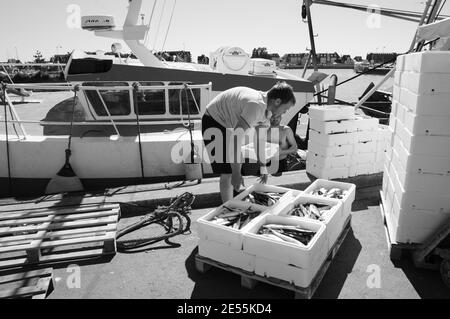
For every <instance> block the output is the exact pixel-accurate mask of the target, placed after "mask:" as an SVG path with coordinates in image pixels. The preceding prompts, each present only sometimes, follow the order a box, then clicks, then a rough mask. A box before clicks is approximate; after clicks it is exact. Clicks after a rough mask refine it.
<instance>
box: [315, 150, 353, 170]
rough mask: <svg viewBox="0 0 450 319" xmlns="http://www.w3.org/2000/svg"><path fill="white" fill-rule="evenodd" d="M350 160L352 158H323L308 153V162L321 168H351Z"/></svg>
mask: <svg viewBox="0 0 450 319" xmlns="http://www.w3.org/2000/svg"><path fill="white" fill-rule="evenodd" d="M350 158H351V157H350V156H338V157H322V156H320V155H318V154H314V153H313V152H308V154H307V155H306V162H310V163H312V164H313V165H314V166H317V167H319V168H341V167H349V166H350V163H351V160H350Z"/></svg>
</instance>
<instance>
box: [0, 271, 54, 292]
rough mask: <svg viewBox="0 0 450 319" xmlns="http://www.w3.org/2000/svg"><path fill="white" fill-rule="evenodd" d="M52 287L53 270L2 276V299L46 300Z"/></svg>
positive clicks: (0, 279) (0, 289)
mask: <svg viewBox="0 0 450 319" xmlns="http://www.w3.org/2000/svg"><path fill="white" fill-rule="evenodd" d="M32 282H34V283H32ZM52 287H53V271H52V269H51V268H47V269H41V270H34V271H27V272H22V273H18V274H10V275H7V276H2V275H1V274H0V299H7V298H31V299H45V298H46V297H47V296H48V294H49V293H50V290H51V289H52Z"/></svg>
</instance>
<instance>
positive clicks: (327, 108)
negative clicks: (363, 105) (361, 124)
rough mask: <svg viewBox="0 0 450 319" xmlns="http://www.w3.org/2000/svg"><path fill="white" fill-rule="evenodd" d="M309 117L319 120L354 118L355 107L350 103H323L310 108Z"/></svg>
mask: <svg viewBox="0 0 450 319" xmlns="http://www.w3.org/2000/svg"><path fill="white" fill-rule="evenodd" d="M308 114H309V117H310V118H311V119H314V120H319V121H323V122H325V121H340V120H353V119H354V118H355V108H354V107H353V106H348V105H321V106H311V107H310V108H309V112H308Z"/></svg>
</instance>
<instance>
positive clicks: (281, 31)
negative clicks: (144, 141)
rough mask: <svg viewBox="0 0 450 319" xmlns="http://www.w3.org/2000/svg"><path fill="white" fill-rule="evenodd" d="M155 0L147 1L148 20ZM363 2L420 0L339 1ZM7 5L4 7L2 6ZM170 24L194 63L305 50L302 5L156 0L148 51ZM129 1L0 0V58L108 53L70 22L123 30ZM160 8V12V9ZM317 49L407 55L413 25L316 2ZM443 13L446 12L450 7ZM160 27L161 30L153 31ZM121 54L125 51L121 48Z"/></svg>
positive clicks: (286, 0)
mask: <svg viewBox="0 0 450 319" xmlns="http://www.w3.org/2000/svg"><path fill="white" fill-rule="evenodd" d="M154 1H155V0H144V4H143V7H142V13H144V14H145V23H146V24H147V23H149V20H150V16H151V11H152V7H153V4H154ZM341 2H346V3H354V4H361V5H367V6H370V5H377V6H380V7H386V8H393V9H403V10H411V11H420V12H422V11H423V8H424V5H425V0H422V1H420V0H341ZM6 3H7V5H6ZM174 5H175V9H174V11H173V19H172V23H171V26H170V30H169V32H168V34H167V41H166V43H165V46H164V50H167V51H170V50H187V51H191V53H192V56H193V60H194V61H196V57H197V56H198V55H201V54H206V55H207V56H209V53H210V52H213V51H215V50H217V49H218V48H219V47H221V46H237V47H241V48H243V49H244V50H245V51H246V52H247V53H249V54H251V52H252V50H253V48H256V47H266V48H267V49H268V51H269V53H279V54H280V56H282V55H283V54H285V53H299V52H306V48H310V43H309V33H308V27H307V24H306V23H304V22H302V19H301V6H302V1H301V0H276V1H275V0H226V1H224V0H156V5H155V10H154V15H153V19H152V21H151V23H150V33H149V41H148V47H149V48H150V49H155V50H158V51H159V50H161V49H163V42H164V38H165V35H166V31H167V29H168V25H169V20H170V16H171V13H172V9H173V8H174ZM127 6H128V0H39V1H32V0H14V1H6V0H3V1H2V2H1V4H0V30H1V31H0V35H1V45H0V61H6V60H7V58H15V57H16V55H17V56H18V57H19V59H21V60H22V61H31V60H32V59H33V58H32V56H33V54H34V53H35V52H36V50H40V51H41V52H42V53H43V55H44V57H45V58H47V59H48V58H49V57H51V56H52V55H54V54H57V53H66V52H69V51H72V50H73V49H80V50H84V51H96V50H104V51H109V50H110V47H111V44H112V43H113V42H114V40H112V39H105V38H99V37H96V36H95V35H94V34H93V33H91V32H88V31H83V30H81V29H79V28H77V27H76V24H74V21H76V19H74V17H75V18H76V17H77V16H78V13H79V14H80V15H112V16H114V17H115V21H116V25H117V26H118V27H120V26H121V25H122V24H123V21H124V19H125V16H126V13H127V10H126V8H127ZM163 9H164V10H163ZM311 13H312V21H313V28H314V33H315V34H316V35H317V37H316V38H315V41H316V51H317V52H335V51H336V52H338V53H339V54H350V55H351V56H352V57H354V56H356V55H361V56H364V57H365V55H366V54H367V53H368V52H405V51H406V50H407V49H408V48H409V46H410V43H411V40H412V37H413V35H414V32H415V30H416V27H417V24H416V23H413V22H408V21H403V20H398V19H394V18H390V17H384V16H381V17H374V16H373V15H371V14H370V13H369V12H360V11H354V10H350V9H344V8H337V7H329V6H323V5H318V4H314V5H313V6H312V7H311ZM442 14H446V15H449V14H450V5H448V6H446V7H445V8H444V10H443V11H442ZM158 26H159V32H157V31H158ZM124 48H126V49H125V50H124V51H126V52H129V50H128V48H127V47H126V45H124Z"/></svg>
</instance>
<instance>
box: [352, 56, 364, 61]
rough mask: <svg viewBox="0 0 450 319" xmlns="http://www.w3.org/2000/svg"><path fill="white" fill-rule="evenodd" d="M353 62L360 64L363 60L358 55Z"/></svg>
mask: <svg viewBox="0 0 450 319" xmlns="http://www.w3.org/2000/svg"><path fill="white" fill-rule="evenodd" d="M354 60H355V62H362V61H363V58H362V56H360V55H358V56H355V58H354Z"/></svg>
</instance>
